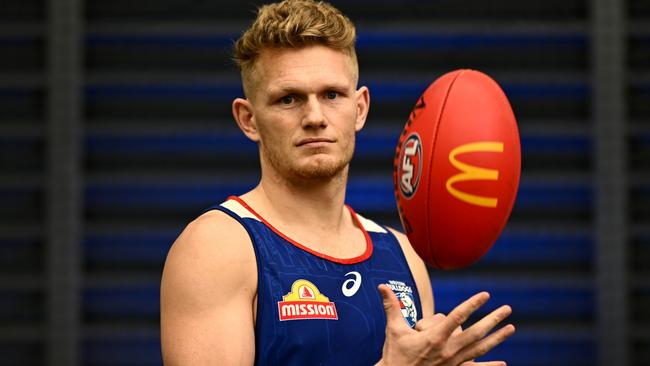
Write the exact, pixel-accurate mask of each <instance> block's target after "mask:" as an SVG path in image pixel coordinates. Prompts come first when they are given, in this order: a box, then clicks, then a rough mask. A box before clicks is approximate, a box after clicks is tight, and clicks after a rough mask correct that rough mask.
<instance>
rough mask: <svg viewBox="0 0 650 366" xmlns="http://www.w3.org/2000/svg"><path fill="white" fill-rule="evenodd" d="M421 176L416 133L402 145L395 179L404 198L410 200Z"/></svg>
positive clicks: (419, 146) (420, 150)
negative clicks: (396, 178)
mask: <svg viewBox="0 0 650 366" xmlns="http://www.w3.org/2000/svg"><path fill="white" fill-rule="evenodd" d="M420 175H422V143H421V142H420V137H419V136H418V134H417V133H412V134H411V135H409V137H407V138H406V140H405V141H404V144H403V145H402V149H401V153H400V157H399V166H398V168H397V177H398V179H399V188H400V191H401V192H402V195H403V196H404V197H405V198H411V197H413V195H414V194H415V191H417V189H418V183H419V182H420Z"/></svg>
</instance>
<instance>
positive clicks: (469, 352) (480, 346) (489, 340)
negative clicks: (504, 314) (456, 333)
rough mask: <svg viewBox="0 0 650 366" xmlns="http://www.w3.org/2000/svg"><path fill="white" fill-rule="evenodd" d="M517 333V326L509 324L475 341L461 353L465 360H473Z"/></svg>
mask: <svg viewBox="0 0 650 366" xmlns="http://www.w3.org/2000/svg"><path fill="white" fill-rule="evenodd" d="M514 333H515V326H514V325H512V324H508V325H506V326H505V327H503V328H501V329H499V330H497V331H496V332H494V333H492V334H490V335H489V336H487V337H485V338H484V339H482V340H481V341H479V342H475V343H472V344H470V345H469V346H467V347H465V349H463V350H462V351H461V352H460V354H461V359H463V360H472V359H474V358H477V357H481V356H483V355H485V354H486V353H488V352H489V351H490V350H491V349H492V348H494V347H496V346H498V345H499V344H501V343H502V342H503V341H505V340H506V339H508V337H510V336H511V335H513V334H514Z"/></svg>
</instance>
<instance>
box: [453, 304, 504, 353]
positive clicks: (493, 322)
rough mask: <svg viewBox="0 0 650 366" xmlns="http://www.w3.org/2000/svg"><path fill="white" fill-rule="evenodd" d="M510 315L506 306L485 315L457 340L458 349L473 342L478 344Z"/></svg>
mask: <svg viewBox="0 0 650 366" xmlns="http://www.w3.org/2000/svg"><path fill="white" fill-rule="evenodd" d="M510 314H512V309H511V308H510V306H508V305H503V306H501V307H500V308H498V309H496V310H494V311H493V312H491V313H490V314H488V315H486V316H485V317H484V318H483V319H481V320H479V321H478V322H476V323H475V324H474V325H472V326H471V327H469V328H468V329H466V330H465V331H464V332H463V333H462V334H460V335H459V336H458V338H457V342H458V346H459V347H458V348H463V347H465V346H467V345H469V344H472V343H474V342H478V341H479V340H481V339H482V338H483V337H485V335H486V334H488V333H489V332H490V331H491V330H492V329H494V327H496V326H497V325H498V324H499V323H501V322H502V321H503V320H504V319H506V318H507V317H508V316H510Z"/></svg>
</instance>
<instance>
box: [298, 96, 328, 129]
mask: <svg viewBox="0 0 650 366" xmlns="http://www.w3.org/2000/svg"><path fill="white" fill-rule="evenodd" d="M326 125H327V122H326V120H325V115H324V114H323V109H322V105H321V104H320V101H319V100H318V98H317V97H315V96H310V97H309V98H308V99H307V102H306V103H305V115H304V117H303V120H302V127H325V126H326Z"/></svg>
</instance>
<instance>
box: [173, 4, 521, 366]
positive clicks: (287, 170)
mask: <svg viewBox="0 0 650 366" xmlns="http://www.w3.org/2000/svg"><path fill="white" fill-rule="evenodd" d="M354 42H355V30H354V26H353V25H352V23H351V22H350V20H349V19H347V18H346V17H345V16H343V15H342V14H341V13H340V12H339V11H338V10H337V9H335V8H333V7H332V6H331V5H329V4H326V3H315V2H313V1H310V0H286V1H283V2H282V3H277V4H272V5H267V6H264V7H262V8H261V9H260V10H259V12H258V16H257V19H256V20H255V22H254V23H253V24H252V25H251V27H250V28H249V29H248V30H247V31H246V32H245V33H244V35H243V36H242V37H241V38H240V39H239V40H238V41H237V43H236V45H235V59H236V61H237V62H238V64H239V66H240V68H241V75H242V83H243V88H244V93H245V95H246V99H242V98H238V99H236V100H235V101H234V102H233V105H232V110H233V115H234V118H235V120H236V122H237V124H238V126H239V127H240V129H241V130H242V131H243V133H244V134H245V135H246V136H247V137H248V138H249V139H251V140H252V141H255V142H256V143H257V144H258V145H259V153H260V164H261V173H262V174H261V180H260V183H259V185H258V186H257V187H256V188H255V189H253V190H252V191H250V192H248V193H246V194H244V195H242V196H240V197H231V198H229V199H228V200H227V201H226V202H224V203H222V204H221V205H218V206H215V207H213V209H210V210H208V211H207V212H206V213H204V214H203V215H201V216H200V217H198V218H197V219H196V220H194V221H193V222H192V223H190V224H189V225H188V226H187V228H186V229H185V230H184V231H183V233H182V234H181V235H180V237H179V238H178V240H177V241H176V242H175V243H174V245H173V247H172V248H171V250H170V252H169V255H168V257H167V261H166V264H165V269H164V273H163V278H162V286H161V331H162V350H163V358H164V361H165V363H166V364H168V365H252V364H255V365H265V364H270V365H311V364H322V365H372V364H381V365H459V364H463V365H476V364H480V365H486V366H496V365H503V363H502V362H479V363H475V362H473V361H471V360H472V359H474V358H475V357H478V356H481V355H483V354H485V353H486V352H487V351H489V350H490V349H491V348H493V347H494V346H496V345H497V344H498V343H500V342H502V341H503V340H505V339H506V338H507V337H508V336H509V335H511V334H512V333H513V332H514V327H513V326H512V325H508V326H506V327H503V328H501V329H500V330H498V331H496V332H494V333H492V334H491V335H489V336H487V337H485V336H486V334H487V333H488V332H489V331H490V330H491V329H492V328H493V327H494V326H496V325H497V324H498V323H499V322H500V321H501V320H503V319H504V318H506V317H507V316H508V315H509V314H510V308H509V307H508V306H503V307H501V308H499V309H497V310H495V311H494V312H493V313H491V314H490V315H488V316H486V317H485V318H483V319H482V320H480V321H479V322H478V323H476V324H475V325H473V326H472V327H469V328H468V329H466V330H465V331H462V330H461V329H460V325H461V324H463V322H464V321H465V320H466V319H467V317H468V316H469V315H470V314H471V313H472V312H473V311H474V310H476V309H477V308H478V307H480V306H481V305H482V304H484V303H485V302H486V301H487V298H488V295H487V294H486V293H481V294H477V295H475V296H474V297H472V298H470V299H469V300H468V301H466V302H465V303H463V304H461V305H460V306H459V307H457V308H456V309H455V310H454V311H453V312H451V313H450V314H449V315H448V316H444V315H442V314H436V315H434V307H433V296H432V290H431V285H430V282H429V278H428V274H427V271H426V268H425V265H424V264H423V262H422V261H421V260H420V259H419V258H418V257H417V255H416V254H415V252H414V251H413V249H412V248H411V246H410V244H409V243H408V240H407V238H406V237H405V236H404V235H403V234H401V233H398V232H395V231H393V230H392V229H387V228H384V227H382V226H380V225H377V224H376V223H374V222H372V221H370V220H368V219H365V218H363V217H361V216H359V215H357V214H355V213H354V211H353V210H352V209H351V208H349V207H348V206H346V205H345V204H344V202H345V187H346V182H347V176H348V168H349V163H350V160H351V158H352V154H353V150H354V142H355V134H356V132H358V131H359V130H361V128H362V127H363V125H364V123H365V121H366V116H367V113H368V108H369V102H370V97H369V91H368V89H367V88H366V87H361V88H358V89H357V80H358V66H357V60H356V54H355V50H354ZM382 303H383V306H382Z"/></svg>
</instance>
